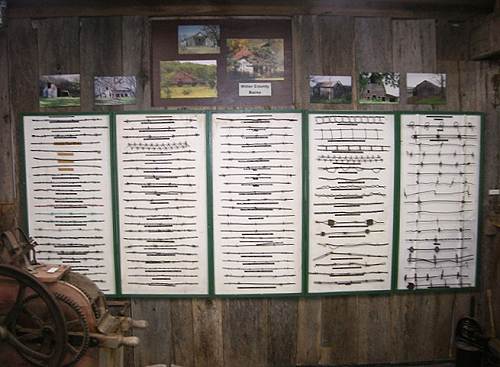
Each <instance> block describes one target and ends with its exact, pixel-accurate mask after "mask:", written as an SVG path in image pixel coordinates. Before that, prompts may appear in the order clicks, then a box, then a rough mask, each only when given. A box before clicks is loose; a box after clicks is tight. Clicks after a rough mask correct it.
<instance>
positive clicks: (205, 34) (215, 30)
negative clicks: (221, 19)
mask: <svg viewBox="0 0 500 367" xmlns="http://www.w3.org/2000/svg"><path fill="white" fill-rule="evenodd" d="M177 35H178V44H179V54H218V53H220V26H218V25H213V24H206V25H180V26H179V27H178V29H177Z"/></svg>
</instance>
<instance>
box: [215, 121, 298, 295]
mask: <svg viewBox="0 0 500 367" xmlns="http://www.w3.org/2000/svg"><path fill="white" fill-rule="evenodd" d="M301 128H302V114H300V113H284V112H268V113H214V114H213V115H212V136H213V138H212V139H213V174H212V175H213V203H214V208H213V224H214V268H215V270H214V271H215V293H216V294H220V295H227V294H234V295H248V294H286V293H300V292H301V290H302V282H301V274H302V256H301V249H302V246H301V237H302V182H301V180H302V163H301V159H302V148H301V147H302V133H301Z"/></svg>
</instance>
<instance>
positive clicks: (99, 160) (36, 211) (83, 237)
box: [21, 114, 116, 294]
mask: <svg viewBox="0 0 500 367" xmlns="http://www.w3.org/2000/svg"><path fill="white" fill-rule="evenodd" d="M21 126H22V127H23V133H22V135H23V137H24V139H23V143H24V161H25V166H24V184H25V189H26V195H25V201H26V206H25V207H26V220H27V223H26V226H27V228H28V231H29V234H30V236H32V237H34V238H35V239H36V240H37V242H38V247H37V249H36V251H37V254H38V256H37V259H38V260H40V261H42V262H45V263H49V264H50V263H56V264H64V265H70V266H71V268H72V269H73V270H75V271H77V272H80V273H82V274H84V275H86V276H88V277H89V278H90V279H92V280H93V281H94V282H95V283H96V284H97V285H98V286H99V288H100V289H101V290H102V291H103V292H104V293H106V294H115V293H116V284H115V266H114V247H113V244H114V242H115V241H114V233H113V200H112V195H113V191H112V180H111V177H112V163H111V125H110V116H109V115H108V114H50V115H24V116H23V121H22V125H21Z"/></svg>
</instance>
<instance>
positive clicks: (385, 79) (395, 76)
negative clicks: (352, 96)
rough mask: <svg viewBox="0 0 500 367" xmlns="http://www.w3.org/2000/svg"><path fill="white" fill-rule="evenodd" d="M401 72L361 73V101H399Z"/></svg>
mask: <svg viewBox="0 0 500 367" xmlns="http://www.w3.org/2000/svg"><path fill="white" fill-rule="evenodd" d="M399 79H400V76H399V73H378V72H376V73H373V72H362V73H360V74H359V83H358V84H359V103H399Z"/></svg>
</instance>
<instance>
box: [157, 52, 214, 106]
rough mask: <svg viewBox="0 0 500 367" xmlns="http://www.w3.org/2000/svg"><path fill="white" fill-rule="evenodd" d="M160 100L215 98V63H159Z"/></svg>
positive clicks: (209, 61)
mask: <svg viewBox="0 0 500 367" xmlns="http://www.w3.org/2000/svg"><path fill="white" fill-rule="evenodd" d="M160 83H161V84H160V88H161V90H160V98H164V99H168V98H215V97H217V61H216V60H188V61H160Z"/></svg>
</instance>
